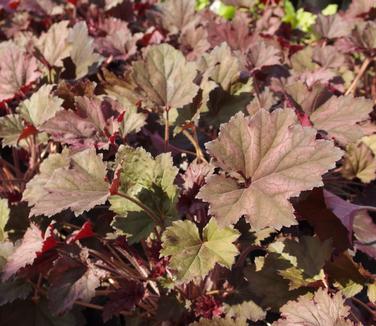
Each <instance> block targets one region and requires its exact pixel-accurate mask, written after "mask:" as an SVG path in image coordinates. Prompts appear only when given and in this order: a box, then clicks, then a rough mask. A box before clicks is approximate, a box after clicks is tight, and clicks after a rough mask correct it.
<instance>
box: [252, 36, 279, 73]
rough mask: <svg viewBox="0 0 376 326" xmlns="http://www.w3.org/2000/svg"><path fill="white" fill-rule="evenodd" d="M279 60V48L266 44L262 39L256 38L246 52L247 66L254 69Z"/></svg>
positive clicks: (270, 64) (273, 63) (277, 62)
mask: <svg viewBox="0 0 376 326" xmlns="http://www.w3.org/2000/svg"><path fill="white" fill-rule="evenodd" d="M280 61H281V54H280V51H279V49H277V48H276V47H274V46H272V45H269V44H267V43H266V42H265V41H264V40H262V39H260V40H257V41H256V42H255V43H254V44H252V45H251V46H250V48H249V50H248V53H247V59H246V62H247V67H248V69H249V70H252V71H255V70H259V69H261V68H263V67H267V66H273V65H278V64H279V63H280Z"/></svg>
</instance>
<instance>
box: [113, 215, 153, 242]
mask: <svg viewBox="0 0 376 326" xmlns="http://www.w3.org/2000/svg"><path fill="white" fill-rule="evenodd" d="M111 225H112V226H113V227H114V228H115V229H117V230H121V231H122V232H124V233H125V234H126V235H128V237H127V240H128V242H129V244H130V245H132V244H134V243H136V242H140V240H143V239H146V238H147V237H148V236H149V235H150V233H152V232H153V228H154V226H155V223H154V222H153V221H152V220H151V219H150V217H149V216H148V215H146V214H145V213H144V212H142V211H140V212H128V213H127V214H126V217H124V216H116V217H115V218H114V221H113V222H112V224H111Z"/></svg>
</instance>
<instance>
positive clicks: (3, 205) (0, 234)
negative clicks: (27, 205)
mask: <svg viewBox="0 0 376 326" xmlns="http://www.w3.org/2000/svg"><path fill="white" fill-rule="evenodd" d="M9 213H10V209H9V207H8V200H7V199H4V198H0V241H4V239H5V238H6V232H5V231H4V228H5V225H6V224H7V222H8V219H9Z"/></svg>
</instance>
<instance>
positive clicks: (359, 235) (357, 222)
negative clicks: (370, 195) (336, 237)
mask: <svg viewBox="0 0 376 326" xmlns="http://www.w3.org/2000/svg"><path fill="white" fill-rule="evenodd" d="M353 230H354V235H355V238H356V241H354V243H355V248H356V249H357V250H360V251H362V252H364V253H365V254H367V255H368V256H370V257H372V258H373V259H375V260H376V224H375V223H374V222H373V220H372V217H371V216H370V215H369V214H368V212H367V211H366V210H362V211H359V212H358V214H357V215H356V216H355V217H354V224H353Z"/></svg>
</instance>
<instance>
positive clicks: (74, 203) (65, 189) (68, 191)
mask: <svg viewBox="0 0 376 326" xmlns="http://www.w3.org/2000/svg"><path fill="white" fill-rule="evenodd" d="M105 176H106V166H105V164H104V163H103V161H102V157H101V156H99V155H96V152H95V150H94V149H87V150H85V151H82V152H79V153H77V154H75V155H73V156H72V157H71V159H70V164H69V166H65V167H61V168H58V169H56V170H55V171H53V173H52V174H51V177H50V178H49V179H48V181H47V182H46V183H44V184H43V185H41V186H42V189H43V191H44V192H45V195H44V196H43V197H40V198H37V199H36V200H35V205H34V207H33V208H32V209H31V215H46V216H52V215H54V214H57V213H59V212H61V211H63V210H65V209H68V208H70V209H71V210H72V211H73V212H74V213H75V214H76V215H80V214H82V213H83V212H84V211H87V210H90V209H91V208H93V207H94V206H95V205H99V204H103V203H104V202H105V201H106V200H107V197H108V195H109V193H108V183H107V182H106V181H105Z"/></svg>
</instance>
